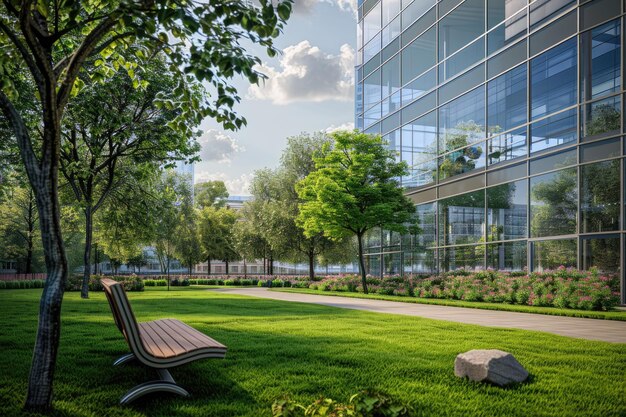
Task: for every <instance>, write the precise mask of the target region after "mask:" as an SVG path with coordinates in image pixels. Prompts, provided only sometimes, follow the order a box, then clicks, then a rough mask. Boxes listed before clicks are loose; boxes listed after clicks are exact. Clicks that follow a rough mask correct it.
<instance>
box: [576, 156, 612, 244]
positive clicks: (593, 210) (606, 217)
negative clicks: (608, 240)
mask: <svg viewBox="0 0 626 417" xmlns="http://www.w3.org/2000/svg"><path fill="white" fill-rule="evenodd" d="M619 169H620V162H619V160H617V159H614V160H612V161H604V162H596V163H595V164H588V165H583V166H582V167H581V171H580V172H581V176H580V216H581V232H582V233H589V232H605V231H613V230H619V211H620V198H619V193H620V179H619Z"/></svg>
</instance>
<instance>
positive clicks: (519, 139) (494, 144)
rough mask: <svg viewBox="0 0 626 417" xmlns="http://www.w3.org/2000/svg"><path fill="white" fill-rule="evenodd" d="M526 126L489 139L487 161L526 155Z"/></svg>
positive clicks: (494, 161) (494, 162)
mask: <svg viewBox="0 0 626 417" xmlns="http://www.w3.org/2000/svg"><path fill="white" fill-rule="evenodd" d="M526 152H527V146H526V128H525V127H523V128H521V129H517V130H514V131H511V132H509V133H505V134H503V135H499V136H496V137H494V138H492V139H489V140H488V141H487V163H488V164H489V165H493V164H497V163H498V162H504V161H510V160H512V159H515V158H519V157H521V156H526Z"/></svg>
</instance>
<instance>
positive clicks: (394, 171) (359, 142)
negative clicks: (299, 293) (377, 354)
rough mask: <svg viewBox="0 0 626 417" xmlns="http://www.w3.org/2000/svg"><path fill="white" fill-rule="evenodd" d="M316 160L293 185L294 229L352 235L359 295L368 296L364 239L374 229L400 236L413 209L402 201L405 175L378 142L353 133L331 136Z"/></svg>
mask: <svg viewBox="0 0 626 417" xmlns="http://www.w3.org/2000/svg"><path fill="white" fill-rule="evenodd" d="M331 137H332V139H333V140H334V143H333V145H332V147H331V146H330V145H329V144H327V145H325V146H324V149H323V152H322V156H320V157H317V158H315V159H314V160H315V167H316V170H315V171H313V172H311V173H310V174H309V175H308V176H307V177H306V178H304V179H303V180H302V181H300V182H299V183H298V186H297V188H296V190H297V192H298V195H299V196H300V198H301V199H302V200H303V203H302V204H301V205H300V214H299V215H298V224H299V225H300V226H301V227H302V228H303V229H304V231H305V233H306V234H307V235H308V236H312V235H313V234H316V233H320V232H323V233H324V235H325V236H327V237H330V238H332V239H341V238H343V237H345V236H348V235H355V236H356V238H357V243H358V253H359V270H360V273H361V281H362V283H363V291H364V292H365V293H367V280H366V274H365V263H364V259H363V235H364V234H365V233H366V232H367V231H368V230H370V229H372V228H374V227H383V228H385V229H387V230H391V231H396V232H405V231H406V227H405V223H406V222H408V221H410V220H411V218H412V216H413V213H414V212H415V207H414V205H413V203H412V202H411V201H410V200H409V199H408V198H407V197H405V196H404V194H403V193H402V188H401V187H400V185H399V183H398V178H400V177H402V176H403V175H407V174H408V168H407V166H406V162H396V160H395V154H394V152H393V151H391V150H389V149H387V148H386V147H385V143H384V142H383V141H382V139H381V138H380V137H377V136H370V135H367V134H365V133H359V132H357V131H353V132H348V131H340V132H335V133H332V134H331Z"/></svg>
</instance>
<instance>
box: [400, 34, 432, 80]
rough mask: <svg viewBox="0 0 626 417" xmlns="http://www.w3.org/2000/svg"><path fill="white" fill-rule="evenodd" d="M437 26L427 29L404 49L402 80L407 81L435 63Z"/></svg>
mask: <svg viewBox="0 0 626 417" xmlns="http://www.w3.org/2000/svg"><path fill="white" fill-rule="evenodd" d="M435 35H436V33H435V28H434V27H433V28H432V29H429V30H427V31H426V32H424V33H423V34H422V35H421V36H420V37H418V38H417V39H415V40H414V41H413V42H411V43H410V44H409V45H408V46H407V47H406V48H405V49H403V50H402V82H403V83H406V82H409V81H411V80H412V79H413V78H415V77H417V76H418V75H419V74H421V73H422V72H424V71H426V70H427V69H428V68H430V67H432V66H433V65H435V62H436V53H437V51H436V49H435Z"/></svg>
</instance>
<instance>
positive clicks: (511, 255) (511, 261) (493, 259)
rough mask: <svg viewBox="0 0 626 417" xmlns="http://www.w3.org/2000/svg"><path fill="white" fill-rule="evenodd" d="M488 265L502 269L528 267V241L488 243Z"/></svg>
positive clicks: (509, 269)
mask: <svg viewBox="0 0 626 417" xmlns="http://www.w3.org/2000/svg"><path fill="white" fill-rule="evenodd" d="M487 267H488V268H492V269H497V270H500V271H521V270H523V269H524V268H526V242H525V241H524V242H503V243H492V244H490V245H487Z"/></svg>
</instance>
